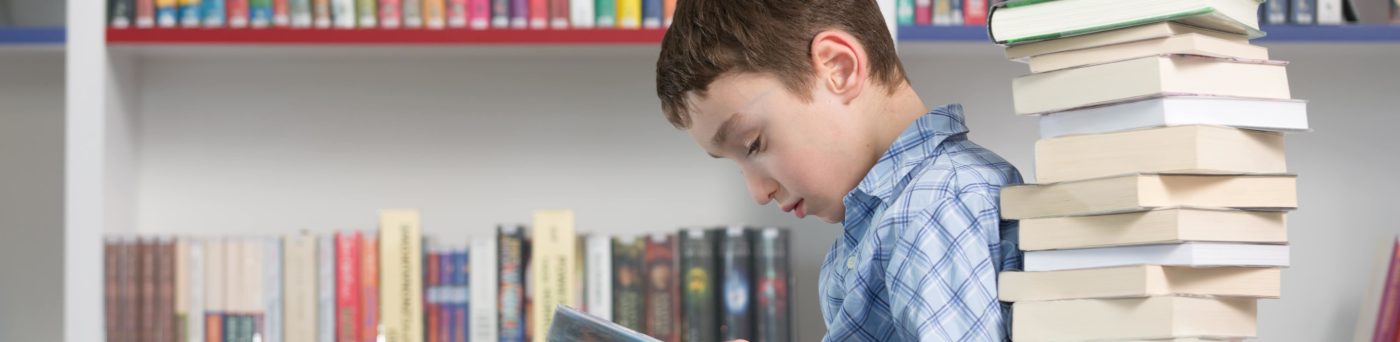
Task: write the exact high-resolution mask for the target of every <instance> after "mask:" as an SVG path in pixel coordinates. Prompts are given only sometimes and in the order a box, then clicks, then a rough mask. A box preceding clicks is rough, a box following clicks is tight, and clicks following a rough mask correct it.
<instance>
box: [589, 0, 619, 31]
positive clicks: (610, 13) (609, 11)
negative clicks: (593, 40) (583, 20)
mask: <svg viewBox="0 0 1400 342" xmlns="http://www.w3.org/2000/svg"><path fill="white" fill-rule="evenodd" d="M593 14H594V15H595V16H594V20H593V26H594V27H597V28H616V27H617V26H618V22H617V0H597V1H595V2H593Z"/></svg>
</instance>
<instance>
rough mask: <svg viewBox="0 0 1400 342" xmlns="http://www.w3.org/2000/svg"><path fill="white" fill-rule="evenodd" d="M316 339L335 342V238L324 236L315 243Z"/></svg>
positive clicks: (328, 235) (329, 235)
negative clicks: (316, 255)
mask: <svg viewBox="0 0 1400 342" xmlns="http://www.w3.org/2000/svg"><path fill="white" fill-rule="evenodd" d="M316 253H317V254H318V255H319V256H318V257H317V259H316V274H317V276H318V277H317V279H316V317H317V320H316V325H317V326H318V327H319V328H318V329H316V339H318V340H320V341H321V342H335V237H334V234H326V235H322V236H320V237H319V239H318V240H317V241H316Z"/></svg>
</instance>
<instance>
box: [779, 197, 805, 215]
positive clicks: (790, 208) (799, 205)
mask: <svg viewBox="0 0 1400 342" xmlns="http://www.w3.org/2000/svg"><path fill="white" fill-rule="evenodd" d="M805 202H806V201H805V200H802V199H798V200H797V202H793V203H792V204H791V205H787V206H783V212H792V214H793V215H796V216H797V218H799V219H800V218H803V217H806V216H807V208H806V206H804V205H803V204H806V203H805Z"/></svg>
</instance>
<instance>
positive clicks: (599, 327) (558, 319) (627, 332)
mask: <svg viewBox="0 0 1400 342" xmlns="http://www.w3.org/2000/svg"><path fill="white" fill-rule="evenodd" d="M546 340H548V341H550V342H576V341H577V342H593V341H640V342H653V341H654V342H660V341H659V340H657V339H655V338H652V337H651V336H647V335H646V334H642V333H640V332H637V331H635V330H632V329H628V328H625V327H623V326H621V325H618V324H617V323H613V322H609V321H606V320H603V319H601V318H597V317H593V316H591V315H588V314H585V313H582V312H579V311H578V310H575V309H574V308H571V307H569V306H568V305H558V306H556V307H555V309H554V320H553V323H552V324H550V325H549V337H547V338H546Z"/></svg>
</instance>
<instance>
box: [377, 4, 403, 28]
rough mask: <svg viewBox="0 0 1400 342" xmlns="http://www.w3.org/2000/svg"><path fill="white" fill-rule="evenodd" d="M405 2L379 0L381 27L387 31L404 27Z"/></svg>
mask: <svg viewBox="0 0 1400 342" xmlns="http://www.w3.org/2000/svg"><path fill="white" fill-rule="evenodd" d="M402 13H403V2H402V1H400V0H379V27H381V28H387V29H395V28H399V26H403V16H402Z"/></svg>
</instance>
